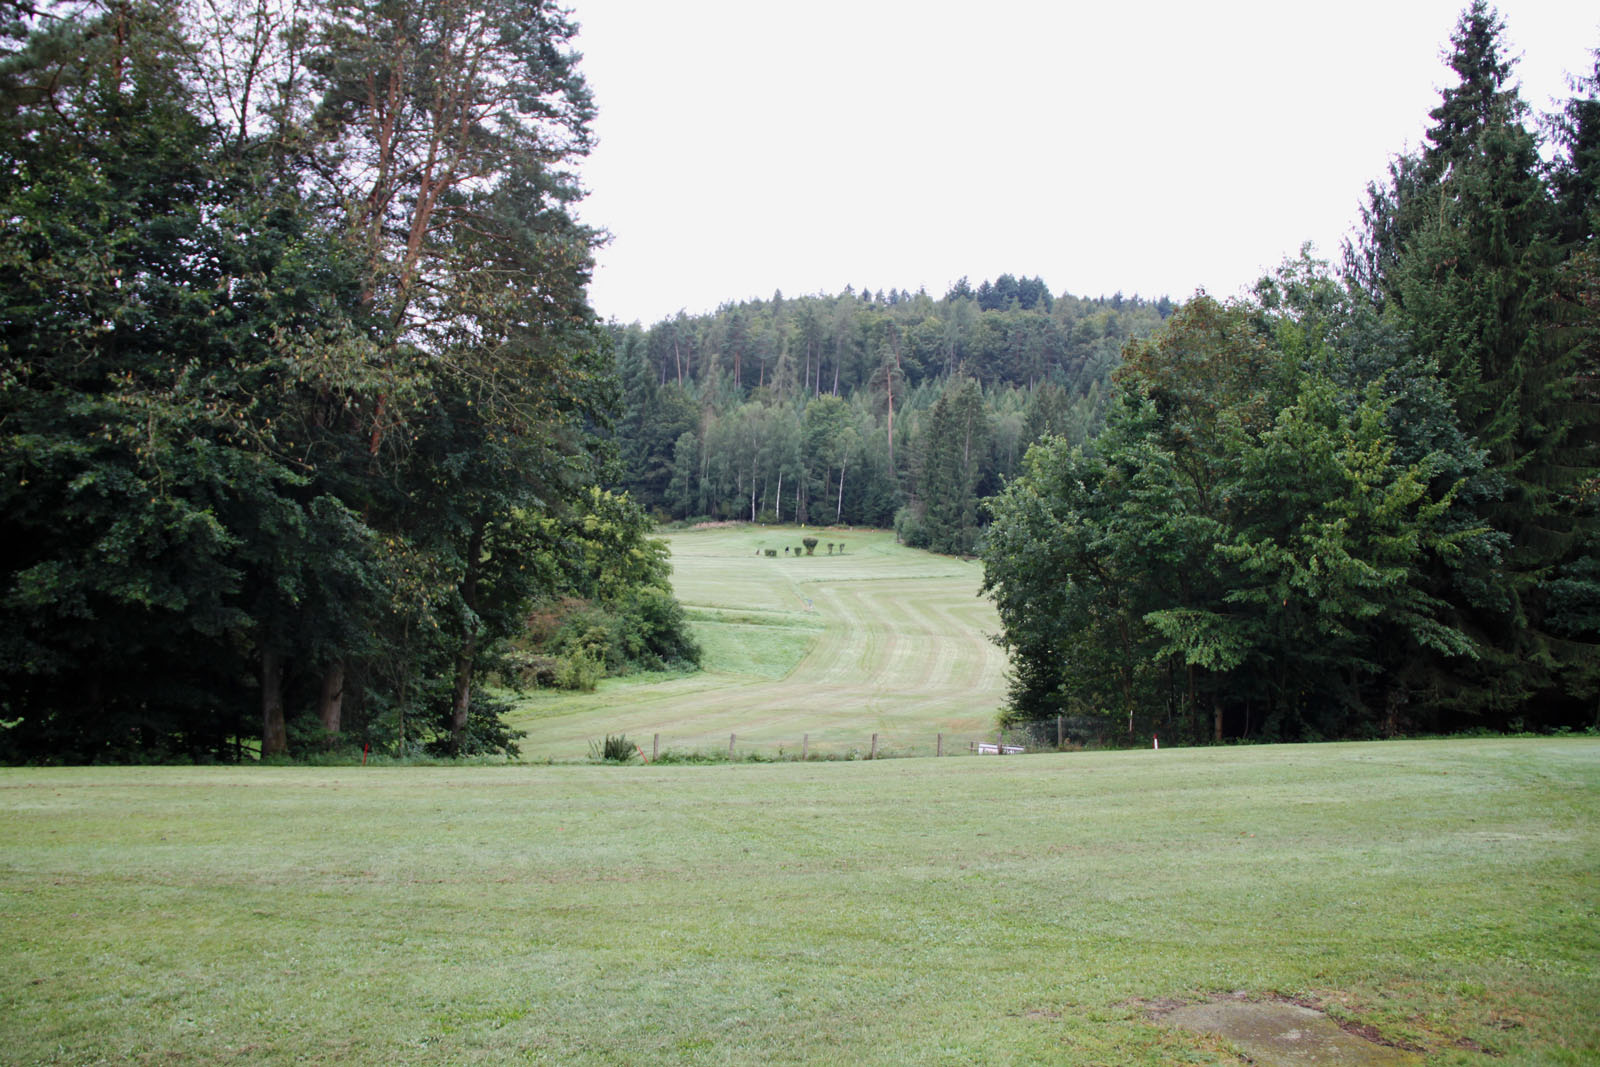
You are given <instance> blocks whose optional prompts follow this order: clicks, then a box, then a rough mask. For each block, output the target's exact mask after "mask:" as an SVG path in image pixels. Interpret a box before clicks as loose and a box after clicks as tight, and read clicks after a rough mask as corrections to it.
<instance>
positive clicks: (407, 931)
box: [0, 738, 1600, 1067]
mask: <svg viewBox="0 0 1600 1067" xmlns="http://www.w3.org/2000/svg"><path fill="white" fill-rule="evenodd" d="M1597 968H1600V740H1596V739H1593V738H1570V739H1540V740H1507V741H1497V740H1470V741H1469V740H1462V741H1427V742H1385V743H1374V744H1350V745H1308V746H1299V747H1245V748H1215V749H1188V750H1179V749H1172V750H1162V751H1160V752H1151V751H1138V752H1096V753H1067V754H1048V755H1029V756H1021V757H1013V758H982V759H977V758H965V759H944V760H936V759H904V760H889V761H882V762H850V763H841V762H835V763H813V764H802V763H793V762H788V763H767V764H754V763H735V764H730V765H718V766H660V765H658V766H651V767H646V766H642V765H639V764H637V763H636V764H633V765H631V766H604V765H581V764H570V765H554V766H527V765H523V766H515V765H508V766H479V767H392V766H391V767H369V768H359V767H350V768H338V769H319V768H290V767H265V768H263V767H244V768H211V769H205V768H194V769H183V768H128V769H105V768H80V769H63V770H38V769H7V770H0V1061H3V1062H4V1063H7V1064H36V1063H48V1064H58V1063H59V1064H92V1063H162V1064H167V1063H195V1064H199V1063H205V1064H213V1063H249V1064H288V1063H338V1064H374V1065H376V1064H382V1065H391V1064H473V1063H485V1064H488V1063H549V1064H758V1063H777V1064H885V1065H887V1064H1068V1065H1091V1064H1094V1065H1104V1067H1120V1065H1124V1064H1148V1065H1158V1064H1159V1065H1166V1064H1183V1063H1210V1064H1230V1065H1243V1064H1244V1063H1245V1061H1244V1059H1243V1058H1242V1057H1241V1056H1240V1055H1239V1054H1238V1052H1237V1051H1236V1050H1234V1049H1232V1048H1231V1047H1230V1046H1228V1045H1227V1044H1226V1043H1225V1042H1223V1041H1221V1040H1219V1039H1215V1038H1210V1037H1205V1036H1201V1035H1197V1034H1193V1033H1188V1032H1184V1031H1179V1030H1176V1029H1173V1028H1170V1027H1168V1026H1167V1025H1165V1024H1164V1023H1162V1022H1161V1021H1160V1020H1159V1019H1158V1018H1155V1017H1153V1014H1152V1009H1153V1008H1154V1007H1157V1006H1160V1005H1163V1004H1167V1005H1170V1004H1172V1003H1174V1002H1178V1001H1196V1000H1201V999H1205V998H1210V997H1214V996H1219V995H1233V994H1242V995H1245V996H1250V997H1267V996H1287V997H1294V998H1299V999H1303V1000H1307V1001H1313V1002H1316V1003H1319V1004H1322V1005H1324V1006H1326V1007H1327V1008H1328V1009H1329V1010H1330V1011H1331V1012H1332V1013H1333V1014H1334V1015H1336V1016H1337V1017H1339V1018H1341V1019H1343V1020H1344V1021H1346V1022H1347V1023H1351V1024H1359V1025H1361V1026H1364V1027H1366V1028H1368V1032H1370V1033H1374V1034H1376V1035H1378V1036H1381V1037H1382V1038H1384V1039H1385V1040H1388V1041H1391V1042H1397V1043H1403V1044H1405V1045H1407V1046H1409V1047H1411V1048H1412V1049H1414V1050H1415V1056H1414V1062H1417V1063H1427V1064H1455V1065H1482V1067H1489V1065H1496V1067H1499V1065H1507V1067H1509V1065H1532V1064H1570V1065H1579V1064H1594V1063H1596V1062H1600V974H1597Z"/></svg>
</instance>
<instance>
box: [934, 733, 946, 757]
mask: <svg viewBox="0 0 1600 1067" xmlns="http://www.w3.org/2000/svg"><path fill="white" fill-rule="evenodd" d="M933 754H934V755H935V756H942V755H944V734H938V735H936V740H935V741H934V742H933Z"/></svg>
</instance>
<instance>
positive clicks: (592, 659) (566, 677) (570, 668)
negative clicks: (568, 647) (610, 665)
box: [556, 648, 606, 693]
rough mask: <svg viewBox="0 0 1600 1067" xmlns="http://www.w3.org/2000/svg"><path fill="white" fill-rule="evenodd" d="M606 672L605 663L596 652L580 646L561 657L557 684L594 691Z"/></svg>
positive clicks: (560, 686)
mask: <svg viewBox="0 0 1600 1067" xmlns="http://www.w3.org/2000/svg"><path fill="white" fill-rule="evenodd" d="M605 673H606V672H605V665H604V664H603V663H601V662H600V660H599V659H598V658H597V657H596V656H595V654H594V653H593V652H591V651H590V650H589V649H586V648H580V649H577V650H575V651H573V652H569V653H568V654H567V655H565V656H563V657H561V661H560V664H559V665H558V666H557V667H556V686H557V688H560V689H576V690H579V691H581V692H584V693H592V692H594V687H595V686H597V685H599V684H600V679H601V678H603V677H604V676H605Z"/></svg>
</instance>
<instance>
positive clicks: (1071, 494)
mask: <svg viewBox="0 0 1600 1067" xmlns="http://www.w3.org/2000/svg"><path fill="white" fill-rule="evenodd" d="M1503 30H1504V27H1503V24H1502V22H1501V20H1500V19H1499V18H1498V17H1497V16H1496V15H1495V13H1494V12H1493V11H1492V10H1490V9H1489V8H1487V7H1486V6H1485V5H1484V4H1483V3H1482V2H1481V0H1479V2H1476V3H1474V4H1473V5H1472V7H1471V8H1469V9H1468V10H1467V11H1466V12H1465V13H1464V14H1463V15H1462V17H1461V20H1460V22H1459V24H1458V25H1457V27H1456V31H1455V34H1454V36H1453V38H1452V43H1453V52H1452V54H1451V59H1450V64H1451V67H1452V68H1453V70H1454V71H1455V72H1456V74H1457V75H1458V76H1459V82H1458V84H1456V85H1454V86H1451V87H1450V88H1448V89H1446V90H1445V91H1444V92H1443V95H1442V99H1441V102H1440V104H1439V106H1438V107H1437V108H1436V109H1434V110H1433V111H1432V112H1431V115H1430V118H1431V120H1432V125H1431V126H1430V128H1429V130H1428V133H1427V140H1426V143H1425V145H1424V146H1423V148H1422V149H1421V150H1420V151H1419V152H1417V153H1415V154H1412V155H1407V156H1403V157H1401V158H1399V159H1397V160H1396V161H1395V162H1394V164H1393V166H1392V167H1391V169H1390V172H1389V174H1388V176H1387V178H1386V179H1385V180H1384V181H1382V182H1379V183H1375V184H1374V185H1373V186H1372V187H1371V188H1370V190H1369V195H1368V200H1367V206H1366V208H1365V210H1364V212H1363V227H1362V230H1361V234H1360V236H1359V238H1358V239H1357V240H1355V241H1353V242H1352V243H1351V244H1350V246H1349V247H1348V248H1347V250H1346V255H1345V261H1344V265H1343V266H1344V269H1343V272H1342V275H1341V276H1337V277H1336V276H1334V275H1333V274H1332V273H1331V272H1330V271H1329V270H1328V269H1327V268H1326V267H1325V266H1323V265H1321V264H1316V263H1312V262H1309V261H1306V260H1301V261H1300V262H1296V263H1291V264H1288V265H1286V266H1285V267H1284V268H1283V270H1282V271H1280V272H1279V274H1278V275H1277V276H1275V277H1273V278H1270V279H1267V280H1264V281H1263V282H1262V283H1261V285H1260V286H1259V287H1258V288H1257V290H1256V292H1255V293H1254V295H1253V297H1252V298H1250V299H1248V300H1241V301H1237V302H1233V303H1227V304H1223V303H1218V302H1216V301H1213V300H1209V299H1206V298H1199V299H1196V300H1194V301H1193V302H1191V303H1190V304H1188V305H1186V306H1185V307H1184V308H1183V309H1182V310H1181V311H1180V312H1179V313H1178V314H1177V315H1175V316H1174V317H1173V318H1172V319H1171V320H1170V322H1168V323H1167V325H1166V326H1165V328H1164V329H1163V330H1161V331H1160V332H1159V333H1157V334H1156V335H1155V336H1154V337H1152V338H1149V339H1146V340H1143V341H1138V342H1134V343H1132V344H1130V345H1129V346H1128V348H1127V350H1126V358H1125V361H1124V365H1123V366H1122V368H1121V369H1120V370H1118V371H1117V372H1116V374H1115V376H1114V384H1115V388H1114V391H1113V396H1112V399H1111V402H1110V409H1109V412H1108V415H1107V420H1106V426H1105V429H1104V431H1103V432H1102V433H1101V434H1100V435H1099V436H1098V437H1097V438H1096V439H1094V440H1093V441H1092V442H1090V443H1089V444H1088V445H1083V446H1080V445H1078V444H1076V443H1074V442H1070V441H1067V440H1063V439H1054V440H1051V441H1049V442H1047V443H1045V444H1043V445H1040V446H1039V447H1036V448H1035V449H1034V450H1032V451H1031V452H1030V453H1029V455H1028V457H1027V462H1026V473H1025V474H1024V475H1023V476H1022V477H1020V478H1018V479H1017V480H1016V481H1014V482H1013V483H1012V484H1010V485H1009V486H1008V487H1007V488H1006V490H1005V491H1004V492H1003V493H1002V494H1001V495H1000V496H999V497H998V499H997V500H996V501H995V502H994V505H993V508H994V513H995V521H994V524H993V526H992V528H991V530H990V532H989V540H988V546H987V551H986V555H985V566H986V584H987V588H988V589H989V590H990V592H991V593H992V594H993V595H994V597H995V599H996V602H997V604H998V606H999V609H1000V613H1001V616H1002V619H1003V621H1004V624H1005V632H1004V637H1003V639H1004V642H1005V644H1006V645H1007V646H1008V647H1009V648H1010V649H1011V650H1012V651H1013V652H1014V653H1015V662H1016V671H1017V673H1016V676H1015V679H1014V684H1013V689H1012V714H1013V715H1014V716H1015V717H1016V718H1018V719H1033V718H1046V717H1053V716H1056V715H1068V716H1071V717H1073V719H1074V720H1075V721H1076V722H1077V723H1078V724H1079V727H1080V728H1081V729H1083V730H1084V731H1086V732H1090V733H1097V734H1102V735H1104V734H1125V735H1131V734H1135V733H1137V734H1141V735H1144V736H1148V734H1149V732H1151V731H1159V732H1161V733H1162V734H1163V735H1173V734H1175V735H1177V736H1179V737H1190V738H1194V739H1215V740H1222V739H1224V738H1229V737H1265V738H1281V739H1298V738H1314V737H1340V736H1351V735H1363V734H1377V733H1386V734H1387V733H1395V732H1406V731H1427V730H1459V729H1464V728H1472V727H1488V728H1494V729H1503V728H1508V727H1510V728H1514V727H1517V726H1519V725H1520V726H1528V727H1539V728H1548V727H1553V726H1582V725H1593V724H1595V723H1596V721H1597V712H1600V562H1597V561H1600V514H1597V508H1600V349H1597V340H1600V335H1597V328H1600V316H1597V311H1600V272H1597V263H1600V260H1597V252H1600V246H1597V244H1596V240H1595V233H1596V222H1597V220H1600V197H1597V195H1596V190H1597V187H1600V148H1597V146H1600V64H1597V68H1596V70H1595V71H1594V72H1593V73H1591V74H1590V75H1589V76H1587V77H1585V78H1582V79H1579V80H1578V81H1577V83H1576V92H1575V95H1574V96H1573V98H1572V99H1571V101H1570V102H1569V104H1568V105H1567V107H1566V108H1564V109H1563V111H1562V112H1561V113H1560V114H1559V115H1556V116H1552V117H1550V119H1549V120H1548V121H1547V122H1546V123H1545V124H1544V127H1543V128H1544V129H1545V130H1547V131H1548V134H1547V136H1548V137H1550V138H1551V140H1552V145H1551V147H1552V148H1553V149H1554V151H1553V152H1552V153H1551V161H1550V162H1548V163H1547V162H1545V161H1544V158H1543V157H1542V156H1541V154H1540V151H1539V148H1540V140H1539V133H1538V132H1537V129H1538V127H1536V126H1534V125H1532V124H1531V122H1532V120H1531V116H1530V115H1529V112H1528V108H1527V106H1526V105H1525V104H1524V103H1523V102H1522V101H1521V100H1520V99H1519V97H1518V94H1517V91H1516V88H1515V84H1514V82H1513V81H1512V79H1511V73H1512V64H1511V61H1510V60H1509V59H1508V58H1507V57H1506V55H1505V49H1504V43H1503V37H1502V35H1503Z"/></svg>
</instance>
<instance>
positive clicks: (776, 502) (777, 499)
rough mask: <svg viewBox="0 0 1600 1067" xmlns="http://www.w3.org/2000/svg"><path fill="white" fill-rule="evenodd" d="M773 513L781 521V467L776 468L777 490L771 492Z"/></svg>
mask: <svg viewBox="0 0 1600 1067" xmlns="http://www.w3.org/2000/svg"><path fill="white" fill-rule="evenodd" d="M772 503H773V509H772V510H773V514H774V515H776V516H777V519H778V521H779V522H782V521H783V468H782V467H779V468H778V491H777V492H776V493H774V494H772Z"/></svg>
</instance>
